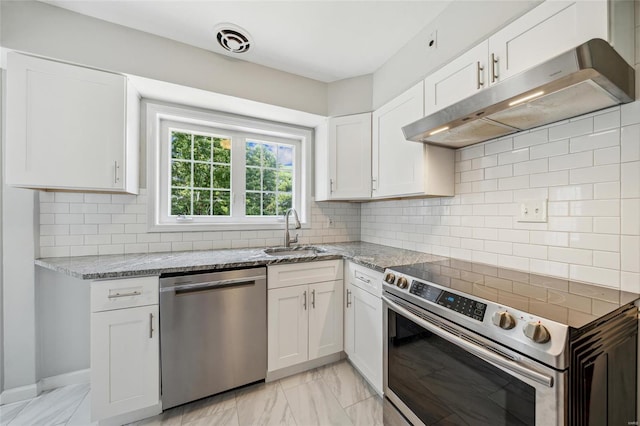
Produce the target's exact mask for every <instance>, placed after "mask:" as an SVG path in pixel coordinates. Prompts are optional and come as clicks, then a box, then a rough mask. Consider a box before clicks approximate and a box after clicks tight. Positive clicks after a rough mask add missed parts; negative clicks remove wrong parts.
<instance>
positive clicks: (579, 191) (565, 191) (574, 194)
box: [549, 184, 593, 201]
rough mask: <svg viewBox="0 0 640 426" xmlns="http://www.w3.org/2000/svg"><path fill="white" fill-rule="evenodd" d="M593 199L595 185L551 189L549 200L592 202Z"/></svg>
mask: <svg viewBox="0 0 640 426" xmlns="http://www.w3.org/2000/svg"><path fill="white" fill-rule="evenodd" d="M592 198H593V185H592V184H587V185H570V186H557V187H553V188H549V200H553V201H560V200H568V201H571V200H590V199H592Z"/></svg>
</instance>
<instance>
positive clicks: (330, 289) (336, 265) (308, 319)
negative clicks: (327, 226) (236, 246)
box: [267, 260, 343, 371]
mask: <svg viewBox="0 0 640 426" xmlns="http://www.w3.org/2000/svg"><path fill="white" fill-rule="evenodd" d="M267 271H268V280H267V286H268V290H267V300H268V302H267V303H268V304H267V311H268V320H267V323H268V326H267V329H268V338H267V341H268V368H267V369H268V371H275V370H279V369H281V368H285V367H289V366H292V365H295V364H300V363H302V362H305V361H310V360H313V359H316V358H320V357H323V356H326V355H331V354H334V353H337V352H340V351H342V349H343V320H342V318H343V317H342V314H343V312H342V292H343V282H342V260H329V261H320V262H310V263H294V264H286V265H273V266H271V265H269V266H268V267H267Z"/></svg>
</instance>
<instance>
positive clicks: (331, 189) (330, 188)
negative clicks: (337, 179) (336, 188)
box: [329, 179, 333, 194]
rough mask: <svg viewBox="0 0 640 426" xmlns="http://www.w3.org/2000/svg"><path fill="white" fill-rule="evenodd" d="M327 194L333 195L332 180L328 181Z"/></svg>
mask: <svg viewBox="0 0 640 426" xmlns="http://www.w3.org/2000/svg"><path fill="white" fill-rule="evenodd" d="M329 193H331V194H333V179H329Z"/></svg>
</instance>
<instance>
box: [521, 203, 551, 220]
mask: <svg viewBox="0 0 640 426" xmlns="http://www.w3.org/2000/svg"><path fill="white" fill-rule="evenodd" d="M546 221H547V199H546V198H545V199H544V200H528V201H523V202H521V203H520V212H519V214H518V222H546Z"/></svg>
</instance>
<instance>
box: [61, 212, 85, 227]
mask: <svg viewBox="0 0 640 426" xmlns="http://www.w3.org/2000/svg"><path fill="white" fill-rule="evenodd" d="M55 223H56V224H60V225H71V224H74V225H80V224H83V223H84V215H83V214H76V213H74V214H71V213H69V214H65V213H56V214H55Z"/></svg>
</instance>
